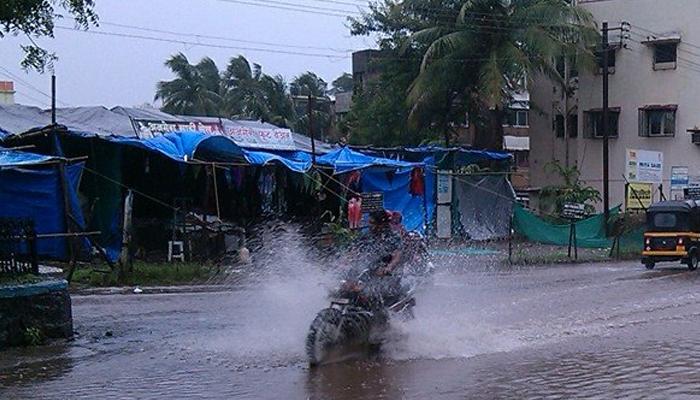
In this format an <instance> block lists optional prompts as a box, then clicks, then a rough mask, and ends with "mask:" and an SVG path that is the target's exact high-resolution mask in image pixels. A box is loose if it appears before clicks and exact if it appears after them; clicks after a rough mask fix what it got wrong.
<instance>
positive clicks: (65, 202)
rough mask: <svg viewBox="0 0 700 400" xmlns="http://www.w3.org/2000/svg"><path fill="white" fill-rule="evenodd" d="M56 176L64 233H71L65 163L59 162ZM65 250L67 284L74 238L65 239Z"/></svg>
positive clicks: (73, 254) (71, 263)
mask: <svg viewBox="0 0 700 400" xmlns="http://www.w3.org/2000/svg"><path fill="white" fill-rule="evenodd" d="M58 174H59V179H60V182H61V192H62V194H63V219H64V221H65V223H66V232H67V233H69V234H70V233H72V232H73V218H72V216H71V211H70V196H69V195H68V177H67V176H66V166H65V162H64V161H61V162H60V163H59V164H58ZM66 248H67V250H68V257H69V260H70V264H69V268H68V275H67V276H66V280H67V281H68V282H70V281H71V278H73V272H74V270H75V250H76V249H75V237H74V236H73V237H69V238H67V239H66Z"/></svg>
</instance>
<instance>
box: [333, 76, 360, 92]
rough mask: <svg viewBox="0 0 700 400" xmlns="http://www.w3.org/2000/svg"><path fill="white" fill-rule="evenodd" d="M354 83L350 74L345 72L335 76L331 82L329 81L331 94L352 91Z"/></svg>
mask: <svg viewBox="0 0 700 400" xmlns="http://www.w3.org/2000/svg"><path fill="white" fill-rule="evenodd" d="M354 83H355V82H354V81H353V78H352V74H349V73H347V72H346V73H344V74H342V75H340V76H339V77H337V78H336V79H335V80H334V81H333V83H331V90H330V91H331V92H332V94H335V93H346V92H352V89H353V86H354Z"/></svg>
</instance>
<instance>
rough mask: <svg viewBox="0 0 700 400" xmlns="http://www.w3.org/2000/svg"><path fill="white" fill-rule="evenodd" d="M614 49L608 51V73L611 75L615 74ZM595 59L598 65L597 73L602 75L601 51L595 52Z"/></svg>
mask: <svg viewBox="0 0 700 400" xmlns="http://www.w3.org/2000/svg"><path fill="white" fill-rule="evenodd" d="M615 54H616V52H615V48H614V47H611V48H610V49H609V50H608V72H609V73H611V74H614V73H615V61H616V60H615ZM595 57H596V62H597V63H598V73H599V74H602V73H603V61H604V60H603V51H602V50H596V52H595Z"/></svg>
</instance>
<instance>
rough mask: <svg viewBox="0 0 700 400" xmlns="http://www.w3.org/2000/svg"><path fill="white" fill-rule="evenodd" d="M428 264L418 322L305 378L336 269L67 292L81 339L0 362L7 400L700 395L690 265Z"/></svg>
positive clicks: (699, 340) (699, 323)
mask: <svg viewBox="0 0 700 400" xmlns="http://www.w3.org/2000/svg"><path fill="white" fill-rule="evenodd" d="M437 264H438V265H439V266H440V268H439V269H438V272H437V273H436V276H435V277H434V281H433V282H432V283H431V284H430V285H428V286H427V287H425V288H424V289H423V290H422V291H421V292H420V293H419V294H418V296H417V301H418V305H417V307H416V310H415V314H416V318H415V319H414V320H411V321H408V322H405V323H398V324H396V325H395V327H394V329H393V332H392V336H391V338H390V341H389V343H387V345H386V346H384V348H383V351H382V352H381V354H378V355H376V356H372V357H371V358H362V359H358V360H354V361H347V362H343V363H337V364H333V365H327V366H323V367H321V368H317V369H314V370H310V369H308V368H307V366H306V364H305V360H304V354H303V344H304V337H305V334H306V331H307V329H308V325H309V323H310V322H311V320H312V319H313V317H314V315H315V313H316V312H317V311H318V310H319V309H321V308H322V307H324V306H325V305H326V300H325V296H326V288H327V286H328V285H329V284H331V283H332V278H331V277H329V276H325V275H322V274H311V275H310V274H309V272H308V271H306V272H301V273H299V274H297V275H296V276H295V277H293V278H290V277H286V278H282V277H280V276H276V277H275V276H271V277H270V279H266V280H263V281H259V282H250V283H245V284H240V285H237V286H234V287H231V288H230V290H227V291H223V292H217V293H192V294H164V295H101V296H74V297H73V302H74V303H73V305H74V308H73V314H74V318H75V328H76V331H77V332H78V335H77V338H76V340H74V341H73V342H70V343H66V344H58V345H56V344H54V345H51V346H43V347H38V348H33V349H14V350H10V351H6V352H3V353H0V398H2V399H67V398H95V399H102V398H120V399H156V398H203V399H204V398H206V399H212V398H222V399H231V398H237V399H348V400H349V399H428V398H430V399H494V398H517V399H521V398H564V399H569V398H577V397H579V398H601V399H609V398H620V397H630V398H690V397H694V396H700V274H699V273H698V272H689V271H687V270H686V269H683V268H675V265H673V266H669V267H662V268H661V269H659V270H656V271H646V270H644V268H643V267H641V266H639V265H638V263H636V262H635V263H619V264H598V265H595V264H583V265H576V266H551V267H527V268H510V267H493V266H492V265H491V264H489V263H488V262H485V263H474V262H473V260H469V259H468V258H467V257H464V258H459V257H458V258H454V259H450V260H444V262H442V261H438V263H437ZM290 276H294V275H290Z"/></svg>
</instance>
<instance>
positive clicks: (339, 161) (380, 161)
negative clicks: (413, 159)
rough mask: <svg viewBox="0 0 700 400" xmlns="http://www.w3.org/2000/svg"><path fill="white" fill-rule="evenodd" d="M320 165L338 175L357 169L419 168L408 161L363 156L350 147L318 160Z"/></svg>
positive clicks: (325, 155) (416, 164)
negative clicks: (331, 168) (327, 167)
mask: <svg viewBox="0 0 700 400" xmlns="http://www.w3.org/2000/svg"><path fill="white" fill-rule="evenodd" d="M316 161H317V162H318V164H319V165H325V166H329V167H333V171H334V173H336V174H342V173H345V172H350V171H354V170H357V169H362V168H368V167H387V168H391V169H398V168H412V167H415V166H418V165H420V164H418V163H410V162H406V161H397V160H392V159H389V158H382V157H374V156H370V155H367V154H362V153H360V152H358V151H355V150H352V149H350V148H349V147H342V148H340V149H337V150H334V151H331V152H330V153H328V154H324V155H322V156H321V157H318V158H317V159H316Z"/></svg>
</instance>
